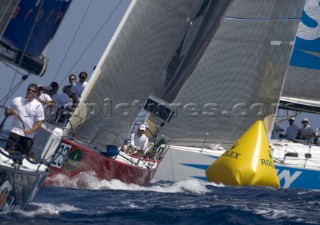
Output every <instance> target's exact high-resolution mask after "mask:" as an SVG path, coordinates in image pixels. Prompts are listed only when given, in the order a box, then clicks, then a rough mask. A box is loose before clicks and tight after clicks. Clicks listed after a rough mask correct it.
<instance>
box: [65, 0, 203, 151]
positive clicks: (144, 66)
mask: <svg viewBox="0 0 320 225" xmlns="http://www.w3.org/2000/svg"><path fill="white" fill-rule="evenodd" d="M201 4H202V1H194V0H175V1H172V0H157V1H149V0H134V1H132V2H131V4H130V6H129V8H128V10H127V12H126V14H125V16H124V18H123V20H122V22H121V24H120V26H119V27H118V29H117V31H116V33H115V35H114V36H113V38H112V40H111V42H110V43H109V45H108V47H107V49H106V51H105V52H104V54H103V56H102V58H101V60H100V62H99V63H98V65H97V67H96V69H95V71H94V72H93V75H92V77H91V79H90V81H89V83H88V86H87V87H86V89H85V90H84V92H83V94H82V97H81V100H80V103H79V106H78V107H77V109H76V110H75V113H74V116H73V117H72V118H71V122H70V124H69V125H70V128H72V129H71V131H70V132H73V133H74V134H75V135H76V138H77V139H78V140H80V141H82V142H83V143H84V145H85V146H89V147H91V148H94V149H104V148H105V145H106V144H108V145H119V144H120V143H121V142H122V141H123V140H124V138H125V137H126V134H127V132H128V130H129V128H130V127H131V125H132V124H133V122H134V120H135V118H136V116H137V115H138V112H139V110H140V107H142V106H143V104H144V103H145V102H146V100H147V98H148V96H149V95H150V93H151V91H152V89H153V88H154V86H155V85H156V82H157V80H158V78H159V76H160V75H161V74H162V72H163V69H164V68H165V67H166V65H167V64H168V63H169V61H170V59H171V58H172V56H173V54H174V52H175V50H176V49H177V47H178V45H179V43H180V42H181V40H182V39H183V38H184V36H185V34H186V32H187V31H188V29H189V27H190V26H191V25H192V21H193V18H194V17H195V15H196V13H197V12H198V10H199V8H200V6H201Z"/></svg>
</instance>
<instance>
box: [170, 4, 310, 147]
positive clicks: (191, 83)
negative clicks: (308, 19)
mask: <svg viewBox="0 0 320 225" xmlns="http://www.w3.org/2000/svg"><path fill="white" fill-rule="evenodd" d="M303 5H304V1H301V0H294V1H292V0H284V1H278V0H265V1H255V0H235V1H232V2H231V4H230V5H229V6H228V8H227V10H226V11H225V13H224V16H223V18H222V19H221V22H220V23H219V24H218V27H213V28H210V26H212V24H213V25H216V24H217V23H214V22H213V21H212V22H207V24H208V26H209V27H208V29H209V30H210V31H211V32H214V35H213V37H212V38H211V40H210V43H209V44H208V46H206V43H205V44H203V45H202V48H201V47H200V48H199V49H197V50H196V51H203V54H202V55H198V56H197V57H198V58H199V60H198V61H196V60H194V61H193V65H194V68H188V67H186V69H185V70H184V71H180V73H179V74H177V76H181V79H185V80H186V81H185V82H184V83H183V85H181V86H182V88H181V89H180V88H179V92H178V94H177V95H176V96H175V97H174V100H173V102H174V104H175V108H176V114H175V116H174V117H173V118H172V120H171V122H170V124H169V126H168V127H167V130H166V131H165V135H166V136H168V137H170V142H171V143H173V144H177V145H202V144H203V142H204V141H205V140H206V142H207V145H209V144H210V143H226V144H228V143H233V142H234V141H235V140H236V139H238V138H239V137H240V136H241V135H242V134H243V133H244V132H245V131H246V130H247V129H248V128H249V127H250V126H251V125H252V124H253V123H254V122H255V121H256V120H257V119H262V118H264V117H265V116H267V115H271V114H273V113H275V112H276V107H277V103H278V101H279V97H280V91H281V87H282V83H283V80H284V76H285V72H286V68H287V65H288V61H289V57H290V54H291V50H292V43H293V41H294V40H295V35H296V31H297V27H298V23H299V20H300V16H301V11H302V8H303ZM207 13H212V11H211V10H208V11H207ZM210 19H212V20H216V19H217V18H215V17H211V18H210ZM200 31H201V30H200ZM200 31H199V32H200ZM203 48H204V49H205V50H203ZM179 66H180V65H179V64H178V66H177V67H179ZM190 70H192V71H191V73H190ZM189 73H190V75H189ZM184 74H186V77H187V78H185V77H183V76H184ZM171 98H172V97H171Z"/></svg>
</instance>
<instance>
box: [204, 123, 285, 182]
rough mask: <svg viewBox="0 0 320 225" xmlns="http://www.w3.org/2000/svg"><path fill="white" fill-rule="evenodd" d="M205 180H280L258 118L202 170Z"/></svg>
mask: <svg viewBox="0 0 320 225" xmlns="http://www.w3.org/2000/svg"><path fill="white" fill-rule="evenodd" d="M206 176H207V178H208V181H209V182H215V183H222V184H224V185H233V186H248V185H252V186H270V187H273V188H279V186H280V183H279V179H278V177H277V172H276V170H275V168H274V163H273V160H272V158H271V156H270V151H269V143H268V139H267V135H266V132H265V129H264V125H263V122H262V121H261V120H258V121H256V122H255V123H254V124H253V125H252V126H251V127H250V128H249V130H247V132H246V133H244V134H243V135H242V137H240V138H239V140H238V141H236V143H235V144H234V145H233V146H232V147H231V148H229V149H228V150H226V151H225V153H224V154H223V155H222V156H220V157H219V158H218V159H217V160H216V161H214V162H213V163H212V165H211V166H210V167H209V168H208V169H207V170H206Z"/></svg>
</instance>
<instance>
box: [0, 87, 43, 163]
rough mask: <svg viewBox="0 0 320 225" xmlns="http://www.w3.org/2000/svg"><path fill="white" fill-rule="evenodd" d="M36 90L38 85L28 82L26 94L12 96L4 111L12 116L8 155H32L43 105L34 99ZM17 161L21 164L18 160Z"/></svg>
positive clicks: (41, 117)
mask: <svg viewBox="0 0 320 225" xmlns="http://www.w3.org/2000/svg"><path fill="white" fill-rule="evenodd" d="M38 92H39V88H38V85H36V84H30V85H29V86H28V89H27V93H26V96H25V97H16V98H14V99H13V100H12V103H11V106H10V108H8V109H7V110H5V112H4V113H5V115H6V116H11V115H13V116H14V119H13V123H12V128H11V131H10V134H9V139H8V142H7V145H6V151H8V153H9V154H10V155H21V154H25V155H26V156H27V157H31V156H32V152H31V149H32V146H33V138H34V136H35V132H36V131H37V130H38V129H40V127H41V124H42V122H43V120H44V112H43V106H42V104H41V103H40V102H39V101H38V100H37V99H35V97H36V96H37V94H38ZM17 162H18V163H20V164H21V161H20V160H18V161H17Z"/></svg>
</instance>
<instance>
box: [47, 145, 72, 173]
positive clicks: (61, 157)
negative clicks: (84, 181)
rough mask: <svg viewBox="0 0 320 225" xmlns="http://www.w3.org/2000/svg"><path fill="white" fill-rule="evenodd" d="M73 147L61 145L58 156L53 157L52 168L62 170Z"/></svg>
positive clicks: (57, 152)
mask: <svg viewBox="0 0 320 225" xmlns="http://www.w3.org/2000/svg"><path fill="white" fill-rule="evenodd" d="M71 147H72V146H71V145H68V144H66V143H61V145H60V146H59V148H58V149H57V151H56V154H55V155H54V157H53V160H52V163H51V166H53V167H56V168H61V166H62V164H63V162H64V161H65V159H66V158H67V155H68V152H69V151H70V149H71Z"/></svg>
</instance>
